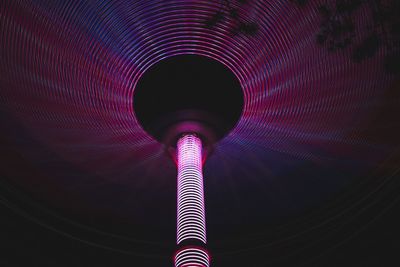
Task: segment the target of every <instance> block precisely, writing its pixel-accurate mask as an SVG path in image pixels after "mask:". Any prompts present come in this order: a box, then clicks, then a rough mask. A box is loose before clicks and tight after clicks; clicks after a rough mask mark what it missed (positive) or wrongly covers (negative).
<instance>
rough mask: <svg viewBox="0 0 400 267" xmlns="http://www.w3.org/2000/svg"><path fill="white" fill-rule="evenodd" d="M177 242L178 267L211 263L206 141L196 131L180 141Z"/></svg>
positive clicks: (200, 266) (176, 260)
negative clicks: (202, 140) (206, 192)
mask: <svg viewBox="0 0 400 267" xmlns="http://www.w3.org/2000/svg"><path fill="white" fill-rule="evenodd" d="M177 165H178V181H177V183H178V193H177V196H178V197H177V202H178V203H177V236H176V238H177V240H176V242H177V245H178V251H177V252H176V254H175V256H174V261H175V266H176V267H208V266H210V256H209V254H208V252H207V250H206V249H205V245H206V242H207V239H206V220H205V208H204V189H203V187H204V185H203V170H202V167H203V166H202V142H201V140H200V138H198V137H197V136H196V135H195V134H186V135H183V136H182V137H181V138H180V139H179V140H178V143H177Z"/></svg>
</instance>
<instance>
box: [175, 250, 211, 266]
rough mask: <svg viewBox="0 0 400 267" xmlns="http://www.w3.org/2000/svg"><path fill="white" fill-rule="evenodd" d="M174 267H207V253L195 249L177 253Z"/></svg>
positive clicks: (208, 257)
mask: <svg viewBox="0 0 400 267" xmlns="http://www.w3.org/2000/svg"><path fill="white" fill-rule="evenodd" d="M174 261H175V267H209V266H210V256H209V255H208V253H207V251H206V250H204V249H202V248H197V247H187V248H184V249H182V250H180V251H178V252H177V253H176V255H175V258H174Z"/></svg>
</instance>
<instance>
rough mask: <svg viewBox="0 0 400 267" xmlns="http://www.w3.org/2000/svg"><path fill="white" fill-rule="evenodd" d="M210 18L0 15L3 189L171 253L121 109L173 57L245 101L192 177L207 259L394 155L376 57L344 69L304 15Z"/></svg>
mask: <svg viewBox="0 0 400 267" xmlns="http://www.w3.org/2000/svg"><path fill="white" fill-rule="evenodd" d="M223 3H224V1H221V2H219V1H209V0H204V1H202V0H199V1H195V0H194V1H164V0H163V1H161V0H160V1H149V0H146V1H34V2H28V1H26V2H25V1H8V3H6V4H5V5H4V4H3V5H2V6H1V7H0V15H1V16H0V25H1V28H2V29H1V31H0V58H1V61H0V107H1V123H2V127H1V128H2V130H1V132H2V133H1V136H2V140H3V141H2V142H3V143H4V144H3V145H2V148H3V149H4V151H5V152H4V154H3V155H4V159H3V160H4V163H5V164H4V165H3V166H4V168H3V167H2V171H3V172H4V173H5V174H6V175H5V176H4V177H6V178H5V180H6V181H7V182H8V183H9V184H11V185H13V186H16V187H18V188H20V190H22V191H23V192H25V194H27V195H29V196H30V197H31V198H32V199H35V200H37V201H40V202H41V203H42V204H43V205H44V206H46V207H49V208H51V209H53V210H57V211H58V212H59V214H63V215H65V216H66V217H68V218H72V219H73V220H76V221H79V222H84V223H85V224H87V225H96V227H99V228H102V227H104V229H105V230H106V231H111V230H110V229H112V231H116V232H118V230H116V229H115V228H110V227H109V225H119V226H121V225H126V228H123V227H121V229H129V233H125V232H123V231H122V230H121V231H122V232H123V233H122V234H123V235H125V236H126V237H127V238H128V237H129V238H132V239H135V240H136V241H137V242H139V243H140V242H142V241H143V242H145V241H146V242H147V243H146V244H149V243H148V242H154V243H152V244H156V243H157V244H163V245H165V244H169V243H173V242H174V241H173V240H174V229H175V226H174V225H175V204H176V203H175V201H176V200H175V193H176V192H175V186H176V181H175V176H176V170H175V166H174V163H173V162H172V161H171V159H170V158H169V156H168V155H167V154H166V153H165V151H164V148H163V145H162V144H160V143H159V142H157V141H156V140H155V139H154V138H152V137H151V136H149V135H148V134H147V133H146V132H145V131H144V130H143V129H142V128H141V127H140V125H139V123H138V120H137V118H136V117H135V110H134V106H133V97H134V92H135V88H136V85H137V83H138V80H139V78H140V77H141V76H142V75H143V73H145V71H146V70H147V69H148V68H150V67H151V66H152V65H154V64H156V63H157V62H160V61H162V60H164V59H167V58H169V57H173V56H177V55H188V54H190V55H199V56H205V57H208V58H211V59H213V60H215V61H217V62H220V63H221V64H223V65H225V66H226V67H227V68H229V69H230V70H231V71H232V72H233V73H234V74H235V76H236V77H237V78H238V79H239V81H240V84H241V86H242V89H243V95H244V106H243V112H242V114H241V117H240V119H239V121H238V123H237V125H236V127H235V128H234V129H233V130H232V131H231V132H230V134H229V135H228V136H226V137H225V138H224V139H222V140H221V141H220V142H219V143H218V144H217V145H216V147H215V150H214V153H213V154H212V156H211V157H210V158H209V159H208V161H207V163H206V165H205V183H206V184H205V187H206V188H205V192H206V207H207V223H208V230H209V242H210V243H211V244H215V246H216V247H218V246H219V245H221V247H223V246H225V248H226V250H227V251H229V246H227V245H226V244H228V243H229V242H232V243H229V244H236V245H232V249H233V248H237V247H242V246H243V244H246V243H243V242H241V243H239V242H237V241H238V240H237V239H236V237H237V234H238V232H240V233H241V234H242V235H243V236H252V235H254V234H256V233H258V232H259V231H260V228H265V225H273V224H274V223H277V224H278V223H279V222H285V221H286V220H289V219H290V218H295V217H296V216H300V215H302V214H303V213H304V212H309V211H310V210H313V209H314V208H316V207H320V206H321V205H323V203H325V202H326V201H328V200H330V199H333V198H334V197H335V196H337V194H339V193H340V192H344V191H345V190H346V188H347V186H348V185H349V184H352V183H354V181H359V180H360V179H361V180H362V177H363V175H366V174H368V173H371V172H372V171H373V170H374V169H376V168H377V166H379V165H380V164H381V163H382V162H383V161H384V160H385V159H387V158H388V155H390V154H391V153H392V152H393V151H394V149H397V148H398V146H397V145H398V143H397V141H396V139H397V138H391V137H392V136H396V135H395V130H394V126H396V119H393V114H394V113H393V111H394V110H393V107H395V106H396V105H395V104H396V101H397V100H395V99H398V94H397V93H396V92H395V90H392V91H390V90H389V89H387V88H390V85H391V84H392V83H393V81H394V79H395V77H394V76H390V75H387V74H385V73H384V72H383V70H382V69H381V67H380V66H381V63H382V57H381V55H383V54H384V53H385V51H384V50H383V49H382V50H381V51H379V52H378V55H377V56H376V57H374V58H370V59H368V60H366V61H364V62H362V64H355V63H353V62H352V61H351V60H350V52H349V51H346V50H344V51H339V52H328V51H327V50H326V49H324V48H323V47H321V46H319V45H318V44H317V43H316V41H315V33H316V31H317V29H318V25H319V20H320V17H319V15H318V13H317V6H318V5H317V3H314V2H313V1H310V3H309V4H308V5H306V6H304V7H299V6H297V5H295V4H293V3H292V2H291V1H286V0H281V1H247V2H246V3H244V4H243V3H242V2H241V1H232V3H231V4H232V5H233V6H235V7H237V12H238V14H240V18H241V20H243V21H245V22H256V23H257V29H258V30H256V31H255V32H254V33H252V34H245V33H242V32H239V33H235V31H233V30H232V29H233V28H235V25H236V24H237V23H236V20H235V18H234V17H232V16H229V14H226V16H224V17H223V18H222V19H221V21H219V22H218V23H216V26H214V27H210V26H209V24H207V21H209V20H210V18H212V17H213V16H214V15H215V14H216V13H217V14H218V12H220V13H221V12H222V14H224V13H227V11H224V4H223ZM367 15H368V14H367V11H365V10H364V11H363V10H362V12H360V14H358V20H359V21H360V23H361V22H362V20H363V19H364V17H365V16H367ZM361 35H362V34H361ZM356 41H357V40H356ZM221 104H222V105H223V103H221ZM388 106H390V108H385V107H388ZM383 122H384V123H383ZM382 123H383V124H382ZM397 123H398V121H397ZM371 129H373V130H371ZM388 129H391V130H392V132H391V133H390V134H389V135H386V134H387V132H385V131H386V130H388ZM21 166H24V169H21ZM27 166H28V167H27ZM271 227H272V226H271ZM224 242H227V243H224ZM235 242H236V243H235ZM247 244H248V243H247ZM148 246H149V247H147V249H148V251H150V252H149V253H150V254H151V253H152V252H153V250H151V245H148ZM244 247H246V245H244Z"/></svg>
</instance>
